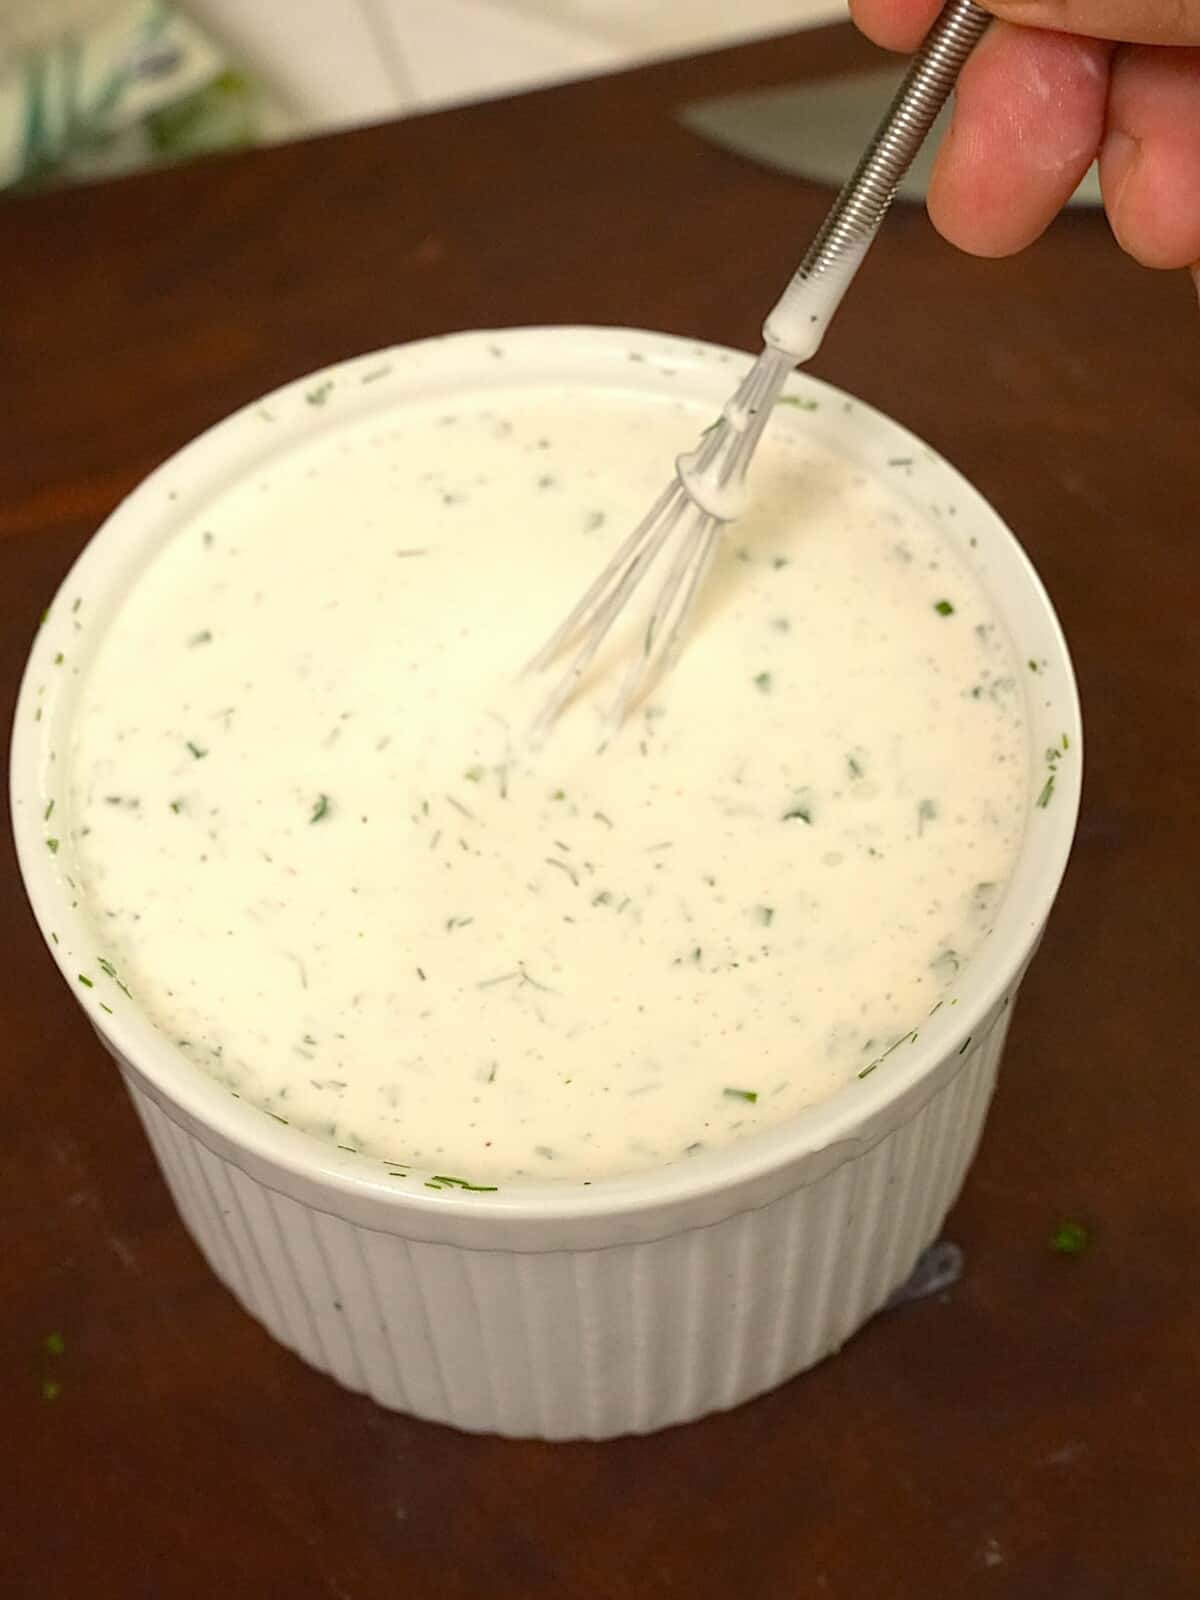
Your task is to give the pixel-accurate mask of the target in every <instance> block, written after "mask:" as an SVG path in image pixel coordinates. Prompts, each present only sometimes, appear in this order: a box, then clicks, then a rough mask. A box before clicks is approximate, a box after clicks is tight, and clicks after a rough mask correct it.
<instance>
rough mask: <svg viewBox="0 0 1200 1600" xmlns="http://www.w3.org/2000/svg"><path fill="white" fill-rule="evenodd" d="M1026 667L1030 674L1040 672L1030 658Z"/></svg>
mask: <svg viewBox="0 0 1200 1600" xmlns="http://www.w3.org/2000/svg"><path fill="white" fill-rule="evenodd" d="M1027 665H1028V667H1029V670H1030V672H1040V671H1041V670H1042V669H1041V668H1040V667H1039V666H1038V664H1037V662H1036V661H1035V660H1034V659H1033V657H1032V656H1031V657H1030V658H1029V661H1028V663H1027Z"/></svg>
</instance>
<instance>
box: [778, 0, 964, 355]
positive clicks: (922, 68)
mask: <svg viewBox="0 0 1200 1600" xmlns="http://www.w3.org/2000/svg"><path fill="white" fill-rule="evenodd" d="M990 21H991V18H990V16H989V15H988V13H987V12H986V11H984V10H983V9H982V8H981V7H980V6H977V5H976V4H975V3H974V0H949V3H948V4H947V5H946V6H944V7H943V9H942V11H941V13H940V14H939V16H938V19H937V21H936V22H935V23H934V25H933V27H932V28H931V29H930V30H929V32H928V33H927V34H926V36H925V41H924V43H923V44H922V45H921V48H920V49H919V50H918V51H917V53H916V55H915V56H914V57H913V59H912V62H911V64H910V66H909V69H908V71H907V72H906V73H905V76H904V81H903V83H902V84H901V85H900V87H899V89H898V90H897V91H896V94H895V98H894V99H893V100H892V103H891V105H890V106H889V107H888V110H887V112H886V114H885V115H884V117H883V120H882V121H881V122H880V124H879V126H878V128H877V129H876V130H875V134H874V136H873V138H872V139H871V142H870V144H869V145H868V146H867V148H866V151H865V152H864V154H863V157H862V160H861V161H860V162H859V163H858V166H857V167H856V168H855V170H854V173H853V175H852V176H851V177H850V178H849V179H848V180H847V181H846V183H845V185H844V186H843V188H842V191H841V193H840V194H839V195H838V197H837V199H836V200H835V201H834V203H833V205H832V206H831V207H830V210H829V213H828V215H827V216H826V218H825V221H824V222H823V223H822V224H821V228H820V231H819V232H818V233H817V236H816V238H815V239H814V240H813V242H812V244H811V245H810V246H809V247H808V251H807V253H806V254H805V257H804V259H803V261H801V263H800V265H799V267H797V269H796V271H795V273H794V275H793V277H792V280H791V282H790V283H789V284H788V286H787V288H786V289H785V290H784V292H783V295H782V297H781V299H780V300H779V303H778V304H777V305H776V306H775V308H774V310H773V311H772V312H771V314H770V316H769V317H768V318H767V321H766V324H765V326H764V328H763V338H764V340H765V341H766V343H767V344H768V345H770V346H771V347H772V348H773V349H776V350H779V351H781V352H782V353H783V354H784V355H789V356H791V357H792V358H793V360H794V361H807V360H808V359H809V357H810V356H812V355H814V354H815V353H816V351H817V349H818V347H819V346H820V343H821V340H822V338H823V337H824V334H825V330H826V328H827V327H828V326H829V323H830V321H831V320H832V318H833V314H834V312H835V311H836V310H837V308H838V305H839V304H840V303H841V299H842V296H843V295H844V294H845V292H846V290H847V289H848V288H849V286H850V283H851V281H852V280H853V278H854V274H855V273H856V272H857V271H858V268H859V265H860V263H861V262H862V259H863V257H864V256H865V255H866V253H867V250H868V249H869V248H870V245H871V241H872V240H873V239H874V237H875V235H876V234H877V233H878V231H879V227H880V224H881V223H882V222H883V219H884V217H885V216H886V215H887V212H888V207H889V206H890V205H891V203H892V200H893V199H894V197H895V194H896V190H897V188H898V187H899V184H900V180H901V179H902V178H903V177H904V174H905V173H906V172H907V171H908V169H909V167H910V166H911V165H912V162H913V158H914V157H915V156H916V154H917V151H918V150H919V149H920V148H921V145H922V144H923V143H924V141H925V136H926V134H927V133H928V132H929V130H930V128H931V127H932V126H933V124H934V122H935V121H936V120H937V116H938V113H939V112H940V111H941V109H942V107H943V106H944V105H945V103H946V101H947V99H948V98H949V96H950V93H951V91H952V89H953V88H954V85H955V82H956V81H957V79H958V74H959V72H960V70H961V69H962V65H963V63H964V62H965V61H966V59H967V57H968V56H969V55H970V53H971V51H972V50H973V49H974V47H975V45H976V44H977V43H978V42H979V40H980V38H981V37H982V35H983V33H984V30H985V29H986V28H987V25H988V23H989V22H990Z"/></svg>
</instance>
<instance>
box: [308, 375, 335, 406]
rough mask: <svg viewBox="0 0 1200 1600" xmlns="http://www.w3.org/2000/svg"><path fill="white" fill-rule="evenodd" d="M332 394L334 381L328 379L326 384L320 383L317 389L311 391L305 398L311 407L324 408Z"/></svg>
mask: <svg viewBox="0 0 1200 1600" xmlns="http://www.w3.org/2000/svg"><path fill="white" fill-rule="evenodd" d="M332 393H333V379H332V378H326V380H325V382H324V383H319V384H317V386H316V388H315V389H310V390H309V391H308V393H307V394H306V395H305V396H304V398H305V399H306V400H307V401H308V403H309V405H310V406H323V405H324V404H325V402H326V400H328V399H329V396H330V395H331V394H332Z"/></svg>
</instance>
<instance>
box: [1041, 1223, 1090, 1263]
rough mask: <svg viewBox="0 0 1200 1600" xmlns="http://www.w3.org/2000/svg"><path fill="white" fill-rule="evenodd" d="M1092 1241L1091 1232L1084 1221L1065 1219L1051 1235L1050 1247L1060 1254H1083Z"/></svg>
mask: <svg viewBox="0 0 1200 1600" xmlns="http://www.w3.org/2000/svg"><path fill="white" fill-rule="evenodd" d="M1091 1242H1092V1240H1091V1234H1090V1233H1089V1232H1088V1230H1087V1228H1086V1227H1085V1226H1084V1224H1083V1223H1082V1222H1073V1221H1069V1220H1064V1221H1062V1222H1060V1223H1059V1224H1058V1226H1057V1227H1056V1228H1055V1230H1054V1232H1053V1233H1052V1234H1051V1235H1050V1248H1051V1250H1053V1251H1054V1252H1055V1254H1056V1255H1060V1256H1081V1255H1082V1254H1083V1253H1084V1251H1085V1250H1086V1249H1087V1247H1088V1245H1089V1244H1091Z"/></svg>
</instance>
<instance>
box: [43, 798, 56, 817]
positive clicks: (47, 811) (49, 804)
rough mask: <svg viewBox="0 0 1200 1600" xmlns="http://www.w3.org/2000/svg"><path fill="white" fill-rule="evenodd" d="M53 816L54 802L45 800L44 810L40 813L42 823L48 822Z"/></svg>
mask: <svg viewBox="0 0 1200 1600" xmlns="http://www.w3.org/2000/svg"><path fill="white" fill-rule="evenodd" d="M53 815H54V801H53V800H47V802H46V809H45V810H44V811H43V812H42V821H43V822H49V821H50V818H51V817H52V816H53Z"/></svg>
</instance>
